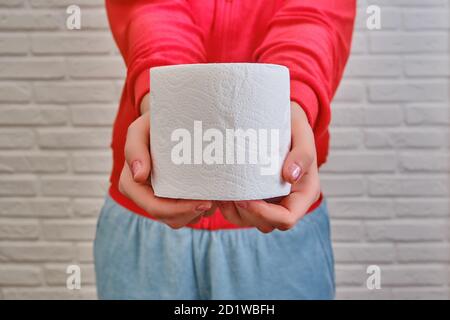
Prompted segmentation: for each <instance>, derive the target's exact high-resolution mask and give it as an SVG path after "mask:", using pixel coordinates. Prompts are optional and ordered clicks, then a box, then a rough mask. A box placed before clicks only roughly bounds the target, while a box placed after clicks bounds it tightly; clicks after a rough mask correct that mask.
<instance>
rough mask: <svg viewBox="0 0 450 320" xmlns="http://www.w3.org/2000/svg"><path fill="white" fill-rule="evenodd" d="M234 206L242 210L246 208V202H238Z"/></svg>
mask: <svg viewBox="0 0 450 320" xmlns="http://www.w3.org/2000/svg"><path fill="white" fill-rule="evenodd" d="M236 205H237V206H238V207H240V208H243V209H245V208H247V202H246V201H238V202H236Z"/></svg>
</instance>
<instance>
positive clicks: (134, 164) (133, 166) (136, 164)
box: [131, 160, 142, 178]
mask: <svg viewBox="0 0 450 320" xmlns="http://www.w3.org/2000/svg"><path fill="white" fill-rule="evenodd" d="M141 167H142V166H141V162H140V161H139V160H135V161H133V162H132V163H131V172H132V173H133V178H136V175H137V174H138V173H139V170H141Z"/></svg>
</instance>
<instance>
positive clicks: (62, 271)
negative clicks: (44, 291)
mask: <svg viewBox="0 0 450 320" xmlns="http://www.w3.org/2000/svg"><path fill="white" fill-rule="evenodd" d="M79 267H80V284H81V288H83V287H84V286H85V285H92V284H95V270H94V266H93V265H92V264H89V265H87V264H81V265H79ZM66 271H67V265H46V266H45V267H44V272H43V273H44V278H45V282H46V283H47V284H48V285H50V286H58V287H61V286H64V287H65V286H66V281H67V277H68V276H69V275H68V274H67V272H66Z"/></svg>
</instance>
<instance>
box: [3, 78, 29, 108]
mask: <svg viewBox="0 0 450 320" xmlns="http://www.w3.org/2000/svg"><path fill="white" fill-rule="evenodd" d="M30 97H31V93H30V87H29V86H28V85H27V84H24V83H13V82H0V103H1V102H26V101H28V100H30Z"/></svg>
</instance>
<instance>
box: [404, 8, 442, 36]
mask: <svg viewBox="0 0 450 320" xmlns="http://www.w3.org/2000/svg"><path fill="white" fill-rule="evenodd" d="M402 19H403V25H404V26H405V28H406V29H407V30H418V31H424V30H439V29H448V28H449V22H448V12H446V10H439V9H423V8H422V9H420V10H416V9H413V10H408V11H404V12H403V17H402Z"/></svg>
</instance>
